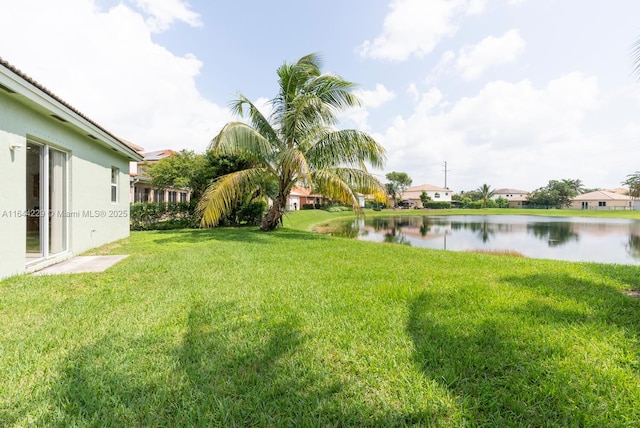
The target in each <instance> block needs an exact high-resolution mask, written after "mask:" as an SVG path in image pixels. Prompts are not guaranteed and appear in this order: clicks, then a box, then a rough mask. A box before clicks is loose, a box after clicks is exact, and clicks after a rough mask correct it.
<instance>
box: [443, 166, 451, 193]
mask: <svg viewBox="0 0 640 428" xmlns="http://www.w3.org/2000/svg"><path fill="white" fill-rule="evenodd" d="M449 171H450V170H448V169H447V161H444V188H445V189H448V187H447V172H449Z"/></svg>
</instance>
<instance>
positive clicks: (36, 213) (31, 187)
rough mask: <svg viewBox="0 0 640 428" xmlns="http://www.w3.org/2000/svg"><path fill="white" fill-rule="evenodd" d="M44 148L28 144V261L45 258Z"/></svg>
mask: <svg viewBox="0 0 640 428" xmlns="http://www.w3.org/2000/svg"><path fill="white" fill-rule="evenodd" d="M42 149H43V147H42V146H40V145H38V144H33V143H31V142H28V143H27V171H26V172H27V174H26V179H27V183H26V216H25V218H26V222H27V259H40V258H42V257H44V252H43V250H44V249H43V247H42V239H41V237H42V233H41V229H42V227H43V224H42V217H41V216H40V214H41V211H40V210H41V209H43V206H42V198H41V195H42V191H41V190H42V189H41V180H40V178H41V177H42V166H43V165H42V157H43V150H42Z"/></svg>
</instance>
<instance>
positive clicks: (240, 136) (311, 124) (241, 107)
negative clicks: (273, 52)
mask: <svg viewBox="0 0 640 428" xmlns="http://www.w3.org/2000/svg"><path fill="white" fill-rule="evenodd" d="M278 78H279V84H280V91H279V93H278V95H277V96H276V97H275V98H274V99H273V100H272V101H271V111H272V113H271V115H270V116H269V117H268V118H267V117H265V116H264V115H263V114H262V113H261V112H260V110H258V108H257V107H256V106H255V105H254V104H253V103H252V102H251V101H249V100H248V99H247V98H246V97H244V96H242V95H241V96H240V97H239V98H238V99H237V100H236V101H234V102H233V104H232V109H233V111H234V112H235V113H236V114H239V115H241V116H244V115H245V113H246V117H247V119H248V121H249V122H250V125H249V124H247V123H244V122H231V123H229V124H227V125H226V126H225V127H224V128H223V129H222V131H220V133H219V134H218V135H217V136H216V137H215V138H214V139H213V140H212V142H211V145H210V146H209V149H210V150H212V151H214V152H215V153H219V154H225V155H238V156H242V157H243V158H244V159H249V160H250V162H251V163H252V167H251V168H248V169H246V170H242V171H237V172H235V173H232V174H228V175H227V176H225V177H223V178H221V179H218V180H216V181H215V182H214V183H213V184H211V186H210V187H209V188H208V189H207V191H206V192H205V193H204V195H203V197H202V199H201V200H200V203H199V204H198V211H199V212H200V213H201V214H202V222H201V224H202V226H205V227H212V226H215V225H216V224H217V223H218V221H219V220H220V218H221V217H222V216H223V215H224V214H225V213H226V212H228V211H229V210H231V209H232V208H233V206H234V204H235V203H236V201H238V200H240V199H241V197H242V195H243V194H246V193H248V192H256V191H259V190H261V192H260V193H262V194H270V193H269V192H268V190H267V189H266V188H267V187H269V185H271V187H273V185H275V184H276V183H277V189H278V190H277V193H276V194H275V195H273V194H271V199H272V200H273V204H272V206H271V208H270V209H269V210H268V211H267V213H266V215H265V216H264V218H263V220H262V225H261V227H260V228H261V229H262V230H274V229H275V228H277V227H278V226H279V225H281V224H282V216H283V214H284V211H285V208H286V203H287V197H288V196H289V194H290V193H291V189H292V188H293V186H304V187H307V188H309V189H311V190H312V191H314V192H318V193H321V194H322V195H323V196H325V197H327V198H330V199H332V200H334V201H339V202H342V203H345V204H348V205H352V206H354V207H357V208H358V209H359V205H358V204H357V202H358V197H357V194H358V193H361V194H373V193H378V192H382V193H386V192H385V189H384V187H383V185H382V184H381V183H380V182H379V181H378V180H377V179H376V178H375V177H373V176H372V175H371V174H370V173H369V172H368V171H367V168H366V165H367V164H369V165H371V166H373V167H374V168H378V169H382V167H383V165H384V160H385V150H384V148H383V147H382V146H380V145H379V144H378V143H377V142H376V141H375V140H374V139H373V138H371V137H370V136H369V135H367V134H365V133H364V132H361V131H357V130H351V129H346V130H336V129H335V127H334V126H335V124H336V123H337V119H336V113H337V112H339V111H340V110H345V109H348V108H351V107H354V106H358V105H359V101H358V99H357V98H356V97H355V95H354V94H353V90H354V89H355V85H354V84H353V83H351V82H348V81H346V80H343V79H342V78H340V77H338V76H335V75H332V74H322V73H320V60H319V57H318V56H317V55H315V54H311V55H307V56H305V57H303V58H301V59H300V60H298V62H296V63H295V64H286V63H285V64H284V65H282V66H281V67H280V68H279V69H278Z"/></svg>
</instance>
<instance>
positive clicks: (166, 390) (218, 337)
mask: <svg viewBox="0 0 640 428" xmlns="http://www.w3.org/2000/svg"><path fill="white" fill-rule="evenodd" d="M234 310H235V308H234V307H233V305H228V306H227V307H220V306H218V307H216V308H215V309H211V308H209V307H207V305H205V304H202V303H199V304H195V305H194V306H193V307H192V309H191V311H190V313H189V315H188V318H187V321H186V326H185V327H186V331H185V333H184V335H183V337H182V339H181V343H180V344H179V345H178V346H177V347H176V346H175V343H168V342H169V341H168V340H167V338H166V337H159V336H153V335H147V336H144V337H141V338H137V339H132V338H127V337H126V336H122V335H114V336H112V337H108V338H105V339H103V340H101V341H98V342H96V343H94V344H92V345H88V346H84V347H82V348H80V349H78V350H76V351H74V352H72V353H71V354H70V355H69V357H68V359H67V360H66V361H65V363H64V364H63V365H62V367H61V369H60V373H59V376H58V379H57V382H56V384H55V385H54V387H53V389H52V400H53V402H54V403H55V407H56V408H57V409H56V410H55V411H54V412H51V413H50V415H51V416H50V418H49V419H47V420H45V421H43V423H44V425H48V426H51V425H57V426H100V427H103V426H117V427H122V426H309V425H322V426H331V425H333V422H332V421H349V420H351V419H353V417H352V416H350V415H348V414H345V413H343V411H342V409H341V407H340V403H339V402H338V401H336V400H335V395H336V394H337V393H339V391H340V390H341V384H340V383H339V382H337V381H335V380H333V379H331V378H329V377H327V376H326V375H325V374H323V373H322V372H321V371H317V370H315V367H313V364H309V363H307V362H306V360H305V359H304V358H301V357H300V355H299V353H300V352H302V349H303V345H304V343H305V341H306V338H305V336H304V335H303V334H302V332H301V330H300V327H299V323H298V321H297V320H296V319H295V318H286V319H279V320H276V319H271V320H269V319H261V320H259V321H258V320H256V321H242V320H241V319H240V318H238V317H235V318H234V317H229V318H233V321H229V319H228V318H227V317H226V315H228V314H229V313H230V312H233V311H234ZM319 421H321V422H319ZM322 421H324V422H322ZM357 422H364V421H362V420H359V421H358V420H357V419H356V424H357ZM337 425H340V426H344V425H345V424H344V423H337ZM361 425H362V424H361Z"/></svg>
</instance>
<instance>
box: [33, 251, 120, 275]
mask: <svg viewBox="0 0 640 428" xmlns="http://www.w3.org/2000/svg"><path fill="white" fill-rule="evenodd" d="M127 257H129V256H128V255H124V256H76V257H72V258H70V259H69V260H65V261H64V262H61V263H58V264H55V265H52V266H48V267H46V268H44V269H42V270H39V271H37V272H33V273H32V275H59V274H67V273H86V272H104V271H105V270H106V269H108V268H110V267H111V266H113V265H115V264H116V263H118V262H119V261H121V260H124V259H125V258H127Z"/></svg>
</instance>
